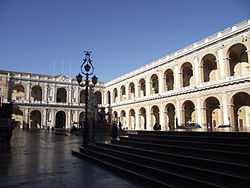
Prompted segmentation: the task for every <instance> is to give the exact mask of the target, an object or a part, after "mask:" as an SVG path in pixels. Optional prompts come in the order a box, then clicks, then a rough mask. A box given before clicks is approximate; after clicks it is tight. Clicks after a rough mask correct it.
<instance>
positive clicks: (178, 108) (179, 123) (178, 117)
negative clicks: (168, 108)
mask: <svg viewBox="0 0 250 188" xmlns="http://www.w3.org/2000/svg"><path fill="white" fill-rule="evenodd" d="M175 113H176V119H177V120H178V125H181V107H180V101H179V100H176V110H175ZM176 119H175V126H176V127H177V124H176V123H177V121H176Z"/></svg>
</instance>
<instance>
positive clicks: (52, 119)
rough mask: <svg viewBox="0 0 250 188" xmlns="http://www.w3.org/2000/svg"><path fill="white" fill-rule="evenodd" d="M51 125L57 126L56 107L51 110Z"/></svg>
mask: <svg viewBox="0 0 250 188" xmlns="http://www.w3.org/2000/svg"><path fill="white" fill-rule="evenodd" d="M51 126H53V127H55V126H56V112H55V109H53V110H51Z"/></svg>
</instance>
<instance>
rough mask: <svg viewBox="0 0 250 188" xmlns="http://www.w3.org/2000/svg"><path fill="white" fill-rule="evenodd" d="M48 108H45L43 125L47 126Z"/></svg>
mask: <svg viewBox="0 0 250 188" xmlns="http://www.w3.org/2000/svg"><path fill="white" fill-rule="evenodd" d="M47 111H48V110H47V109H43V118H42V120H43V121H42V126H44V127H47Z"/></svg>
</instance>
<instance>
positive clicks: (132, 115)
mask: <svg viewBox="0 0 250 188" xmlns="http://www.w3.org/2000/svg"><path fill="white" fill-rule="evenodd" d="M128 121H129V127H130V128H131V129H135V128H136V127H135V111H134V110H133V109H131V110H130V111H129V119H128Z"/></svg>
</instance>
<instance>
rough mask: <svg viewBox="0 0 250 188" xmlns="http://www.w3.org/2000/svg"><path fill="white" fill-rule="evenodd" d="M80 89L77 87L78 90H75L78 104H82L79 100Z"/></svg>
mask: <svg viewBox="0 0 250 188" xmlns="http://www.w3.org/2000/svg"><path fill="white" fill-rule="evenodd" d="M79 87H80V86H78V87H76V89H75V99H76V102H75V103H76V104H80V100H79V95H80V94H79Z"/></svg>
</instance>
